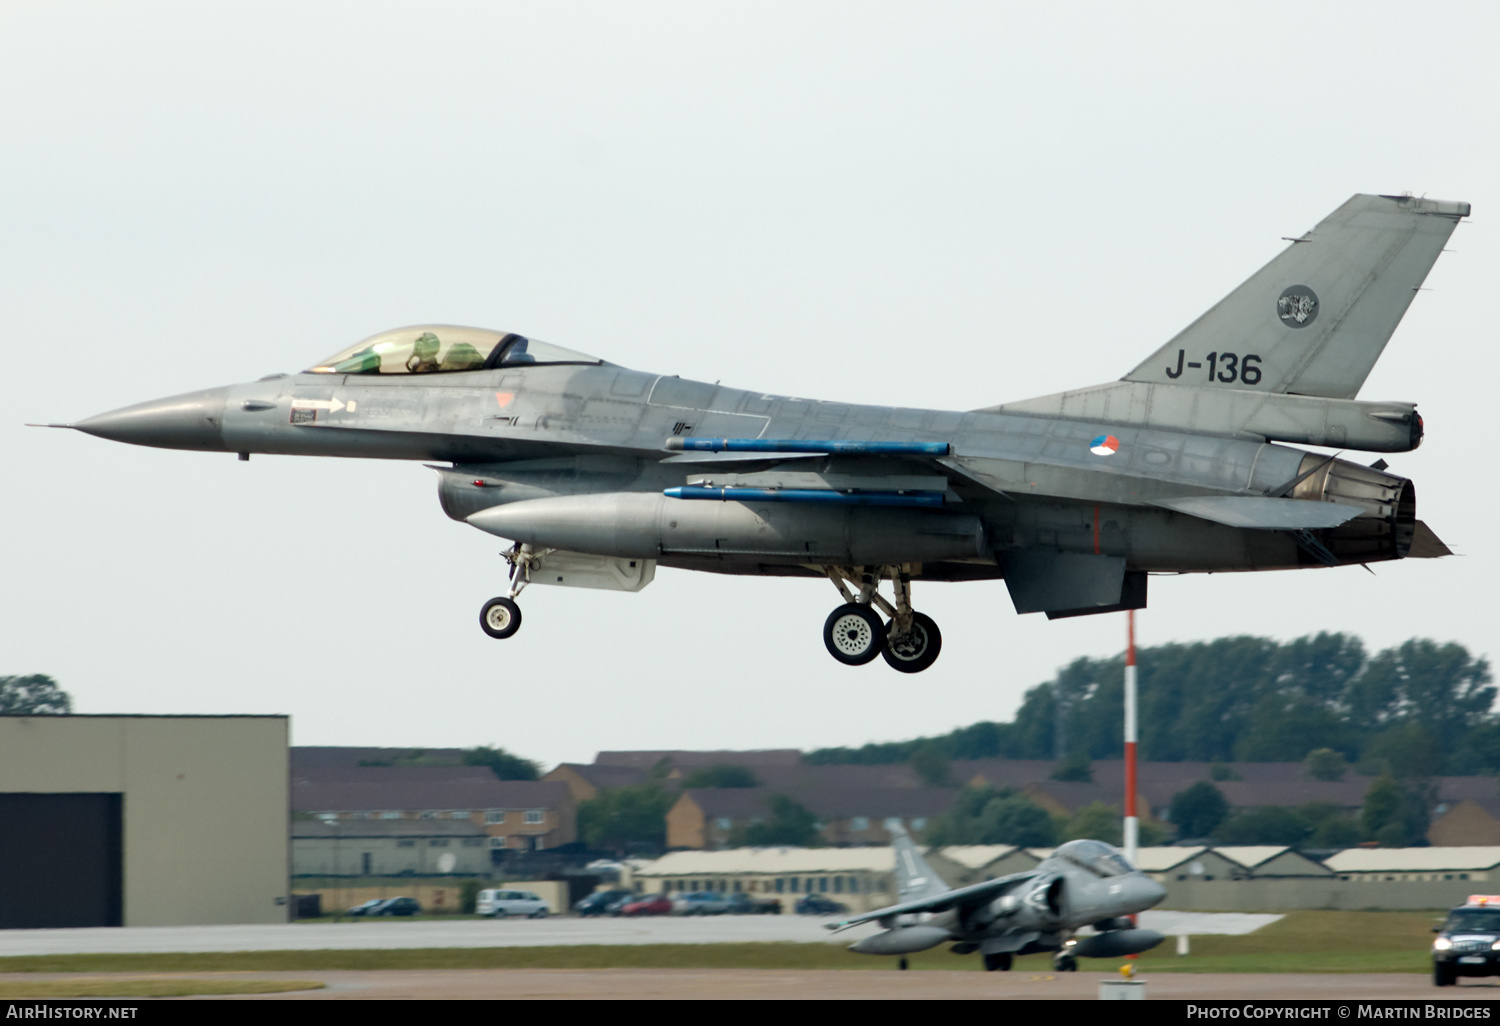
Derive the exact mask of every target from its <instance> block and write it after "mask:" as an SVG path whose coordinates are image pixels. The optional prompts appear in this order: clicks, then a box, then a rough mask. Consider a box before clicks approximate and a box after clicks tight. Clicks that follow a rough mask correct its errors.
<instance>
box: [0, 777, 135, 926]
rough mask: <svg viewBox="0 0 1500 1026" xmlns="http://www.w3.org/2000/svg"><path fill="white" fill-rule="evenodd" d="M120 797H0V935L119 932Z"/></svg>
mask: <svg viewBox="0 0 1500 1026" xmlns="http://www.w3.org/2000/svg"><path fill="white" fill-rule="evenodd" d="M122 797H123V796H122V795H119V794H0V929H17V928H36V927H61V926H119V925H121V924H122V922H123V915H122V913H123V903H122V901H121V884H122V880H123V870H124V855H123V849H122V846H121V845H122V834H123V831H122V830H121V804H122V803H121V799H122Z"/></svg>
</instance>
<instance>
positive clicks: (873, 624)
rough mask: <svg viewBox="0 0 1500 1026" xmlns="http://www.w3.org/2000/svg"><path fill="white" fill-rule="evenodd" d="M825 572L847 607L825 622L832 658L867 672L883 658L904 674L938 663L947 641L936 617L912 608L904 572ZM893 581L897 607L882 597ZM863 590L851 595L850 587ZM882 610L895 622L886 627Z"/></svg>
mask: <svg viewBox="0 0 1500 1026" xmlns="http://www.w3.org/2000/svg"><path fill="white" fill-rule="evenodd" d="M823 572H824V573H825V574H827V575H828V579H829V580H830V581H832V582H833V584H834V587H836V588H838V590H839V594H841V595H843V596H844V604H843V605H841V606H839V607H838V608H837V609H835V610H834V611H833V612H832V613H829V614H828V619H827V620H825V621H824V622H823V644H825V645H826V646H828V654H829V655H831V656H833V657H834V658H835V659H837V660H838V661H839V662H841V663H843V664H845V665H846V666H863V665H864V664H865V663H868V662H871V661H873V660H874V658H875V657H876V656H877V655H878V656H883V657H884V658H885V661H886V662H887V663H888V664H890V665H891V666H892V667H893V668H894V669H897V670H900V671H901V672H902V673H920V672H921V671H923V670H925V669H927V667H929V666H931V665H932V664H933V663H935V662H937V657H938V653H939V652H941V651H942V648H943V635H942V633H941V632H940V631H939V630H938V626H937V624H936V623H934V622H933V619H932V617H930V616H928V615H927V614H925V613H918V612H916V611H915V610H914V609H912V607H911V575H910V574H909V573H907V571H906V569H905V568H904V567H899V566H881V567H864V568H863V569H859V570H856V569H855V568H853V567H845V566H825V567H824V568H823ZM885 578H890V581H891V588H892V590H893V591H894V592H895V602H894V604H892V603H891V602H889V601H887V600H886V599H885V597H884V596H882V595H881V594H880V582H881V581H882V580H884V579H885ZM851 584H852V585H854V586H855V587H856V588H858V589H859V591H858V593H857V594H856V593H854V592H852V591H850V590H849V585H851ZM876 609H879V610H880V611H881V612H883V613H885V614H886V616H888V617H890V619H889V620H885V621H882V620H881V619H880V616H879V615H878V614H877V613H876Z"/></svg>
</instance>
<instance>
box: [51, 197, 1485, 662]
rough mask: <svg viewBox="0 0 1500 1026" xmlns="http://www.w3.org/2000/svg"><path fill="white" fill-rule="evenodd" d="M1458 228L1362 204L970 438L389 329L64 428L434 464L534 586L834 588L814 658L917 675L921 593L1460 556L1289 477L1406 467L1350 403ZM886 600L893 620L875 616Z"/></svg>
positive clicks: (1426, 204)
mask: <svg viewBox="0 0 1500 1026" xmlns="http://www.w3.org/2000/svg"><path fill="white" fill-rule="evenodd" d="M1468 213H1469V204H1467V203H1454V202H1444V201H1439V200H1430V199H1418V198H1413V197H1411V196H1364V195H1360V196H1355V197H1353V198H1352V199H1350V200H1349V201H1348V202H1347V203H1345V204H1344V205H1343V206H1341V207H1339V208H1338V209H1337V210H1335V211H1334V212H1333V213H1332V214H1330V215H1329V216H1328V217H1327V219H1325V220H1324V221H1323V222H1322V223H1321V224H1319V225H1318V226H1317V227H1316V228H1314V229H1313V230H1312V231H1311V232H1308V233H1307V234H1305V235H1303V236H1301V237H1299V238H1296V239H1292V240H1291V245H1290V246H1288V247H1287V249H1286V250H1284V251H1283V252H1282V253H1281V254H1280V255H1278V256H1277V257H1275V258H1274V259H1273V260H1272V261H1271V262H1270V263H1268V264H1267V265H1266V266H1265V267H1263V268H1261V269H1260V270H1259V271H1258V272H1256V273H1255V274H1254V275H1253V276H1251V278H1250V279H1249V280H1248V281H1246V282H1245V283H1244V284H1243V285H1241V286H1240V287H1239V288H1237V289H1235V290H1234V291H1233V292H1231V293H1230V294H1229V295H1228V296H1227V297H1225V298H1224V299H1223V300H1221V301H1220V302H1219V303H1218V304H1217V305H1216V306H1214V307H1213V308H1212V309H1211V310H1209V311H1208V312H1207V313H1205V314H1203V316H1201V317H1199V318H1198V319H1197V320H1196V321H1194V322H1193V323H1192V324H1190V325H1188V326H1187V327H1186V328H1185V329H1183V331H1181V332H1180V333H1179V334H1178V335H1177V336H1176V337H1175V338H1173V339H1171V341H1169V342H1167V343H1166V345H1164V346H1162V347H1161V349H1159V350H1157V351H1156V352H1155V353H1153V354H1152V355H1151V356H1150V357H1148V358H1147V359H1146V360H1145V361H1144V362H1143V363H1141V364H1140V365H1139V366H1138V367H1136V368H1135V369H1134V370H1132V371H1130V372H1129V373H1128V374H1126V375H1125V376H1124V377H1123V378H1121V379H1120V380H1118V381H1111V382H1108V383H1106V384H1102V385H1095V386H1093V387H1091V388H1082V389H1079V390H1077V391H1072V392H1063V393H1060V394H1057V395H1049V396H1043V397H1041V398H1038V399H1027V400H1023V401H1019V402H1012V403H1006V404H1004V405H1000V406H993V407H989V408H986V409H982V410H972V411H969V412H967V413H960V412H949V411H945V410H922V409H902V408H893V407H885V406H857V405H851V404H846V403H835V402H823V401H818V400H810V399H800V398H793V397H790V396H780V395H765V394H762V393H760V392H756V391H746V390H744V389H738V388H727V387H719V386H718V385H711V384H705V383H703V382H699V381H685V380H683V379H681V378H678V377H675V376H669V375H662V374H655V373H649V372H644V371H636V370H630V369H627V368H625V367H622V366H619V365H617V364H613V363H609V362H607V361H605V360H601V359H597V358H595V357H592V356H586V355H584V354H583V353H578V352H574V351H573V350H571V349H564V348H563V347H561V346H557V345H553V344H551V343H547V342H541V341H538V340H536V339H533V338H528V337H525V336H522V335H517V334H513V333H511V334H507V333H505V332H501V331H487V330H482V329H479V328H463V327H451V326H446V325H423V326H418V327H409V328H399V329H396V330H394V331H388V332H384V333H382V334H379V335H376V336H374V337H373V338H369V339H366V340H365V341H363V342H360V343H358V344H356V345H353V346H350V347H348V348H347V349H343V350H341V351H339V352H338V353H335V354H334V355H333V356H330V357H329V358H328V359H326V360H323V361H321V362H320V363H317V364H315V365H314V366H312V367H309V368H308V369H307V370H305V371H303V372H301V373H300V374H273V375H271V376H270V377H266V378H262V379H261V380H259V381H256V382H251V383H249V384H242V385H228V386H223V387H219V388H210V389H207V390H205V391H201V392H192V393H189V394H187V395H179V396H174V397H171V398H168V399H159V400H156V401H154V402H147V403H141V404H139V405H136V406H129V407H126V408H124V409H120V410H115V411H114V412H111V413H104V414H101V415H99V416H95V417H90V418H88V419H86V420H83V421H81V422H79V423H77V424H71V425H56V426H59V427H72V428H76V429H77V430H79V431H83V432H86V433H88V434H91V435H98V436H99V437H102V438H108V439H114V440H116V441H121V442H130V443H134V444H136V445H152V446H163V447H166V448H175V449H199V450H212V451H219V452H236V453H239V454H240V458H241V459H249V457H250V454H251V453H279V454H287V455H308V456H354V457H366V458H379V459H399V460H422V461H429V462H430V464H431V465H432V466H433V469H434V470H436V471H437V476H438V495H439V499H440V501H441V503H442V507H443V510H444V512H446V513H447V514H448V516H450V517H452V518H453V519H455V520H463V521H467V522H468V523H470V524H472V525H473V526H475V527H477V528H479V529H480V530H481V531H487V532H489V533H490V534H494V535H498V536H500V537H501V538H504V539H507V540H508V541H510V542H511V543H512V544H511V546H510V548H509V549H508V550H507V551H506V552H505V553H504V557H505V559H506V560H507V561H508V563H509V573H510V585H509V588H508V590H507V591H506V593H505V594H504V595H502V596H500V597H497V598H492V599H490V600H489V602H487V603H486V604H485V605H484V607H483V610H482V612H481V614H480V625H481V627H482V628H483V629H484V631H485V632H486V633H487V634H489V635H490V636H491V637H494V638H508V637H510V636H511V635H513V634H515V633H516V631H517V629H518V628H519V627H520V626H521V610H520V607H519V606H518V605H517V604H516V598H517V596H518V595H519V594H520V593H521V590H522V589H523V588H525V587H526V586H527V585H528V584H551V585H564V586H569V585H571V586H574V587H585V588H608V589H614V590H619V591H639V590H640V589H642V588H644V587H645V586H646V585H648V584H650V583H651V580H652V578H653V576H654V575H655V572H656V568H657V566H658V565H660V566H668V567H678V568H682V569H688V570H703V571H708V572H711V573H721V574H762V575H784V576H800V577H810V578H819V577H821V578H826V579H827V580H828V581H829V582H831V583H832V585H833V587H835V588H837V589H838V592H839V596H840V599H841V602H840V604H839V606H838V607H837V608H836V609H834V610H833V612H832V613H830V614H829V616H828V619H827V621H826V622H825V623H824V625H823V638H824V642H825V644H826V645H827V648H828V651H829V653H830V654H831V655H832V656H833V657H834V658H835V659H837V660H838V661H839V662H841V663H845V664H848V665H854V666H857V665H861V664H864V663H868V662H870V661H872V660H874V659H875V658H877V657H884V659H885V661H886V662H887V663H889V664H890V665H891V666H893V667H894V668H896V669H897V670H900V671H902V672H904V673H915V672H918V671H920V670H924V669H926V668H927V667H929V666H931V665H932V663H933V661H934V660H935V659H937V657H938V652H939V649H940V648H941V646H942V636H941V634H940V632H939V631H938V626H937V624H936V623H934V622H933V621H932V619H931V618H930V617H928V616H926V615H924V614H923V613H920V612H917V611H916V609H914V608H913V604H912V587H913V584H914V583H916V582H928V581H977V580H993V579H1003V580H1004V581H1005V584H1006V587H1007V588H1008V589H1009V592H1010V599H1011V601H1012V602H1013V603H1014V605H1015V608H1016V611H1017V612H1018V613H1045V614H1047V616H1048V617H1065V616H1081V615H1087V614H1091V613H1107V612H1112V611H1116V610H1124V609H1139V608H1143V607H1144V606H1145V605H1146V583H1147V575H1148V574H1151V573H1153V572H1165V573H1193V572H1224V571H1230V570H1290V569H1297V568H1302V567H1337V566H1341V565H1347V564H1355V563H1358V564H1365V563H1373V562H1377V561H1381V560H1390V559H1402V558H1404V557H1406V556H1427V557H1431V556H1442V555H1447V554H1449V553H1448V549H1447V548H1446V547H1445V546H1444V545H1443V543H1442V542H1441V541H1439V540H1438V539H1437V537H1436V536H1435V535H1434V534H1433V533H1432V532H1431V531H1430V530H1428V528H1427V527H1426V525H1424V524H1423V523H1422V522H1421V521H1419V520H1418V519H1417V518H1416V492H1415V490H1414V488H1413V486H1412V483H1411V482H1410V481H1409V480H1407V479H1406V478H1403V477H1399V476H1397V475H1395V474H1392V473H1389V472H1388V471H1387V470H1386V462H1385V461H1384V460H1383V459H1377V460H1376V461H1375V462H1374V463H1373V464H1372V465H1369V466H1367V465H1365V464H1363V463H1360V462H1354V461H1352V460H1347V459H1340V458H1338V457H1337V456H1335V455H1322V454H1319V453H1314V452H1308V451H1306V450H1304V449H1300V448H1297V447H1296V446H1297V445H1299V444H1300V445H1313V446H1325V447H1330V448H1337V449H1340V450H1363V451H1365V452H1373V453H1397V452H1408V451H1410V450H1412V449H1415V448H1416V447H1417V445H1418V444H1419V443H1420V442H1421V440H1422V430H1423V428H1422V418H1421V417H1420V416H1418V415H1417V410H1416V406H1415V404H1413V403H1411V402H1369V401H1363V400H1357V399H1356V398H1355V396H1356V395H1357V394H1358V392H1359V390H1360V387H1361V385H1363V383H1364V381H1365V378H1366V377H1367V376H1368V375H1369V373H1370V370H1371V368H1372V367H1373V366H1374V365H1375V361H1376V360H1377V359H1379V357H1380V354H1381V351H1382V350H1383V349H1384V348H1385V345H1386V342H1387V341H1388V340H1389V339H1390V337H1391V334H1392V332H1394V331H1395V329H1396V325H1397V324H1398V323H1399V322H1400V320H1401V318H1402V316H1403V315H1404V314H1405V312H1406V308H1407V307H1408V306H1409V305H1410V304H1411V302H1412V299H1413V297H1414V296H1415V295H1416V293H1417V290H1418V288H1419V287H1420V286H1421V284H1422V282H1423V280H1424V279H1425V278H1426V276H1427V273H1428V271H1429V270H1430V269H1431V267H1432V265H1433V262H1434V261H1435V260H1436V259H1437V256H1438V253H1439V252H1440V251H1441V250H1442V249H1443V245H1444V243H1445V242H1446V241H1447V239H1448V237H1449V235H1450V234H1451V233H1452V232H1453V229H1454V226H1455V225H1456V224H1457V223H1458V221H1459V220H1460V219H1461V218H1463V217H1466V216H1467V215H1468ZM887 584H888V585H889V593H888V594H887V593H886V592H885V590H884V589H886V586H887Z"/></svg>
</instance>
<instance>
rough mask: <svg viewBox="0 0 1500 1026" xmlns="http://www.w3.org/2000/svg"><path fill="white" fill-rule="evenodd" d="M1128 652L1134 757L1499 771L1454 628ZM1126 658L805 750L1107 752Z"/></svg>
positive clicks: (1489, 697)
mask: <svg viewBox="0 0 1500 1026" xmlns="http://www.w3.org/2000/svg"><path fill="white" fill-rule="evenodd" d="M1137 664H1138V671H1137V680H1138V682H1139V708H1140V745H1139V753H1140V757H1141V758H1142V759H1147V760H1158V761H1164V762H1181V761H1188V760H1200V761H1205V762H1216V763H1227V762H1231V761H1241V762H1283V761H1302V760H1304V759H1306V758H1307V757H1308V755H1309V753H1311V752H1313V751H1314V750H1317V749H1329V750H1331V751H1333V752H1336V753H1338V755H1339V756H1341V757H1342V759H1344V760H1345V761H1347V762H1348V763H1350V764H1352V765H1354V766H1355V767H1357V768H1358V769H1359V770H1360V771H1361V772H1365V773H1369V774H1371V775H1378V774H1380V773H1381V772H1383V771H1384V770H1387V769H1389V770H1390V771H1391V772H1392V773H1393V774H1394V775H1395V776H1397V777H1403V778H1412V777H1431V776H1436V775H1440V774H1476V773H1495V772H1497V771H1500V717H1497V715H1496V714H1495V712H1494V710H1493V708H1492V706H1493V705H1494V701H1495V694H1496V689H1495V687H1494V685H1493V683H1492V679H1491V675H1490V668H1489V663H1488V661H1487V660H1485V659H1484V658H1483V657H1476V656H1474V655H1473V654H1471V653H1470V652H1469V651H1468V650H1467V649H1466V648H1464V646H1462V645H1459V644H1456V643H1453V642H1449V643H1447V644H1439V643H1437V642H1435V641H1431V640H1428V639H1425V638H1413V639H1411V640H1409V641H1406V642H1403V643H1402V644H1400V645H1397V646H1394V647H1391V648H1387V649H1383V650H1381V651H1380V652H1378V653H1376V654H1375V655H1374V656H1370V655H1369V654H1368V653H1367V652H1366V650H1365V646H1364V643H1363V642H1361V641H1360V639H1359V638H1357V637H1354V636H1353V635H1349V634H1337V633H1319V634H1315V635H1309V636H1306V637H1302V638H1297V639H1295V640H1293V641H1288V642H1285V643H1281V642H1277V641H1273V640H1271V639H1269V638H1256V637H1246V636H1241V637H1229V638H1218V639H1216V640H1213V641H1201V642H1193V643H1191V644H1171V645H1159V646H1155V647H1152V648H1143V649H1140V650H1139V651H1138V654H1137ZM1124 672H1125V669H1124V657H1123V656H1115V657H1113V658H1109V659H1091V658H1081V659H1075V660H1074V661H1073V662H1071V663H1069V664H1068V665H1067V666H1065V667H1063V668H1062V669H1061V670H1059V671H1058V672H1057V674H1056V676H1054V677H1053V678H1052V679H1051V680H1049V681H1046V682H1044V683H1041V684H1038V685H1036V686H1035V687H1032V688H1031V689H1029V690H1028V691H1027V692H1026V693H1025V696H1024V697H1023V699H1022V702H1021V707H1020V709H1019V710H1017V712H1016V716H1015V718H1014V719H1013V720H1011V721H1010V722H1003V723H997V722H980V723H975V724H972V725H970V726H967V727H960V728H958V729H956V730H954V731H951V732H950V733H948V734H944V735H940V736H937V737H929V738H915V739H912V740H909V741H892V742H882V743H874V744H867V745H863V746H861V747H858V748H823V749H818V750H816V751H812V752H809V753H807V755H806V756H804V759H805V761H806V762H809V763H824V764H829V763H858V764H878V763H893V762H906V761H912V762H913V763H914V766H915V767H916V768H918V770H919V772H920V771H921V764H922V763H923V762H924V761H925V763H926V764H927V765H929V766H933V767H936V766H937V765H938V761H939V760H948V759H987V758H1009V759H1055V760H1069V759H1071V760H1073V761H1075V762H1083V763H1085V764H1086V761H1087V760H1089V759H1118V758H1121V757H1122V756H1123V754H1124V743H1123V739H1122V737H1121V717H1122V711H1123V708H1124ZM924 776H926V774H924Z"/></svg>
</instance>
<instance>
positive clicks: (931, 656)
mask: <svg viewBox="0 0 1500 1026" xmlns="http://www.w3.org/2000/svg"><path fill="white" fill-rule="evenodd" d="M942 650H943V634H942V632H941V631H939V630H938V625H937V624H936V623H935V622H934V621H933V619H932V617H930V616H928V615H927V614H926V613H913V614H912V622H911V633H909V634H907V635H906V637H904V638H894V637H892V636H891V625H890V624H886V625H885V644H884V645H882V646H881V648H880V654H881V655H882V656H884V657H885V661H886V663H888V664H889V665H890V666H891V668H892V669H896V670H900V671H901V672H902V673H921V672H922V671H923V670H925V669H927V667H929V666H931V665H932V664H933V663H935V662H937V657H938V653H940V652H942Z"/></svg>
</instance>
